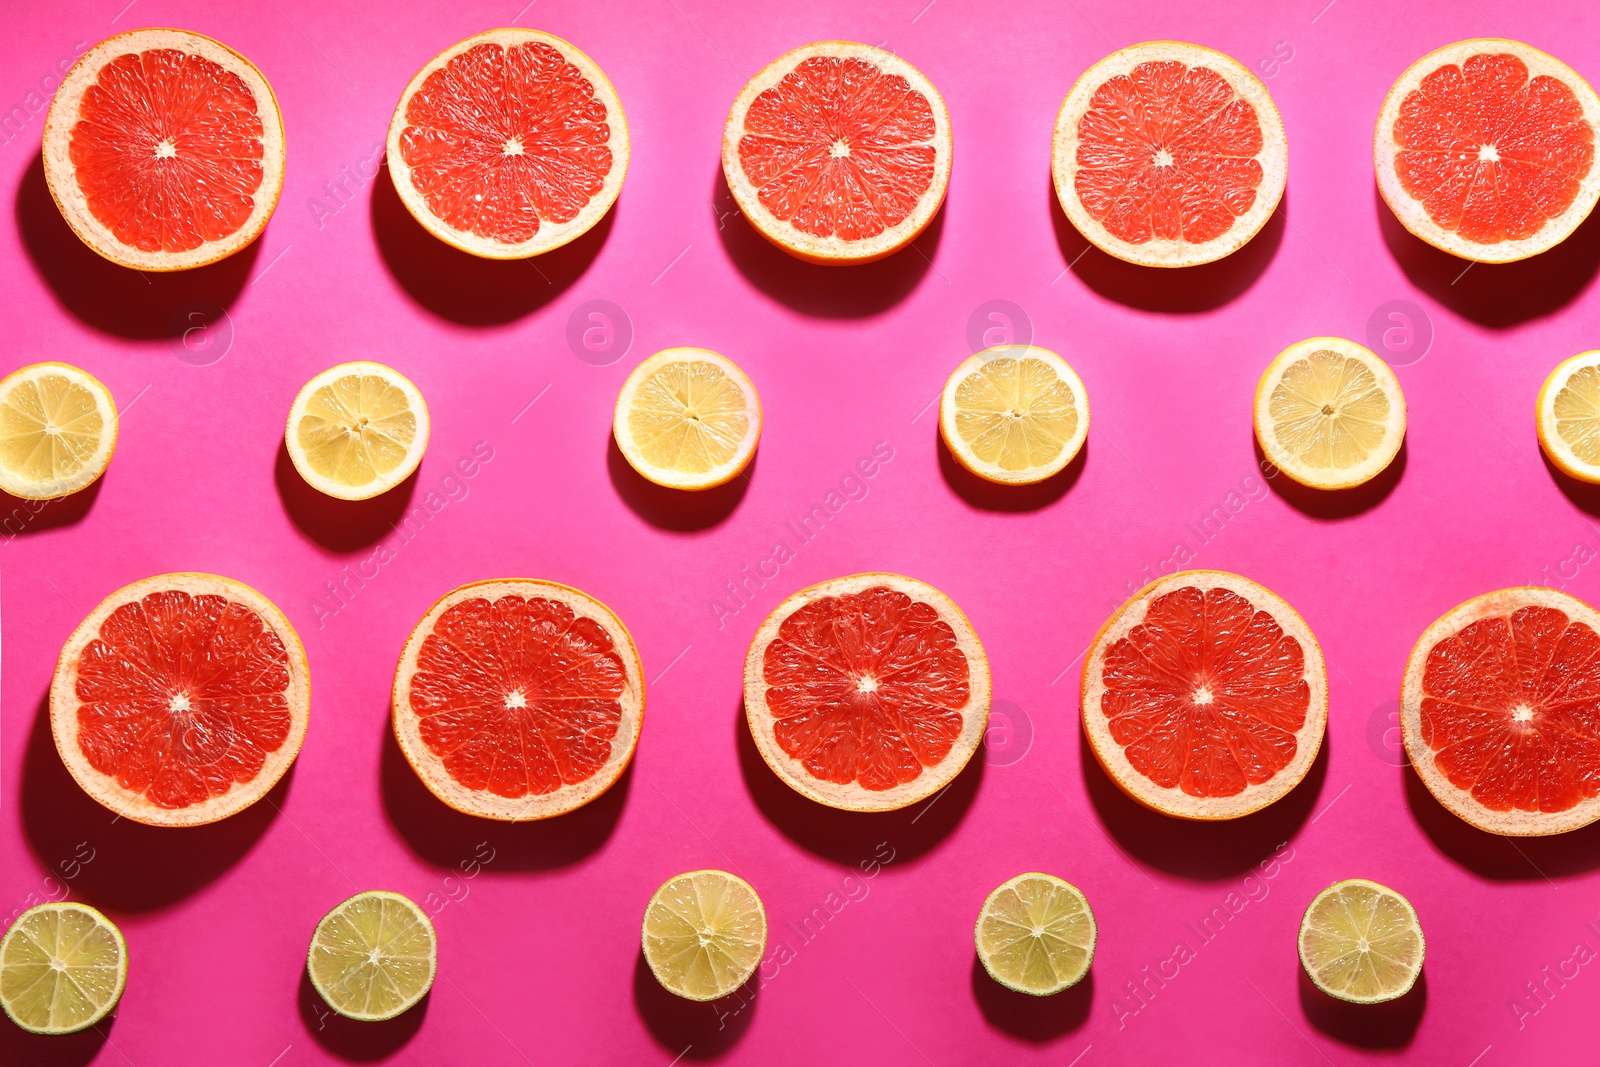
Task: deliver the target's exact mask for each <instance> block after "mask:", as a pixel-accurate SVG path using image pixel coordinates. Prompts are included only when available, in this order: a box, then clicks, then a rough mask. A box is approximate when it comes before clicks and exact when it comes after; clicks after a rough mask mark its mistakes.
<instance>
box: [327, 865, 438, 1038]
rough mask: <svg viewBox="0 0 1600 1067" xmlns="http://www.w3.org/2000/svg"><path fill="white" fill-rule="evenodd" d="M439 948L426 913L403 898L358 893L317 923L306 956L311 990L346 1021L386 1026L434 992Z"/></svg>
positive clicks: (381, 894) (379, 893) (371, 892)
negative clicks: (383, 1023) (353, 1020)
mask: <svg viewBox="0 0 1600 1067" xmlns="http://www.w3.org/2000/svg"><path fill="white" fill-rule="evenodd" d="M438 969H439V942H438V938H437V937H436V936H435V934H434V932H433V923H432V922H430V921H429V919H428V916H427V915H426V914H425V913H424V912H423V910H422V909H421V908H419V907H417V906H416V904H414V903H412V902H411V901H410V900H408V899H407V898H405V897H403V896H401V895H400V894H399V893H388V892H384V891H383V890H378V889H374V890H369V891H367V892H365V893H357V894H356V895H355V896H353V897H351V898H350V899H349V900H347V901H345V902H344V903H343V904H340V905H339V906H338V907H337V908H334V909H333V910H332V911H330V912H328V914H326V915H324V916H323V917H322V921H321V922H319V923H317V928H316V930H314V931H312V934H311V947H310V948H309V949H307V950H306V973H307V974H308V975H309V976H310V978H311V986H312V988H314V989H315V990H316V991H317V993H318V994H319V995H321V997H322V999H323V1000H325V1001H327V1004H328V1007H330V1008H332V1009H333V1010H334V1011H336V1012H338V1013H339V1014H340V1015H343V1016H344V1017H345V1018H347V1019H358V1020H360V1021H362V1022H381V1021H383V1020H384V1019H393V1018H394V1017H395V1016H396V1015H399V1014H401V1013H402V1012H405V1011H407V1010H409V1009H410V1008H412V1007H414V1006H415V1005H416V1004H417V1002H418V1001H420V1000H421V999H422V998H423V997H424V996H426V995H427V993H428V990H429V989H432V988H433V978H434V974H435V972H437V971H438Z"/></svg>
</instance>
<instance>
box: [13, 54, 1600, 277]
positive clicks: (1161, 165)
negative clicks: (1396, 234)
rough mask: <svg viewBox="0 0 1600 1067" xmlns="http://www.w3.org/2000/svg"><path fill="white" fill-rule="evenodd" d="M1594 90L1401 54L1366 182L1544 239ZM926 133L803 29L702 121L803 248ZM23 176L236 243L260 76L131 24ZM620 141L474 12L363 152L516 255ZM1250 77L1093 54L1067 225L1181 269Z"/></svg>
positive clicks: (916, 84)
mask: <svg viewBox="0 0 1600 1067" xmlns="http://www.w3.org/2000/svg"><path fill="white" fill-rule="evenodd" d="M1597 123H1600V97H1596V95H1595V93H1594V90H1593V89H1592V88H1590V86H1589V85H1588V83H1587V82H1585V81H1584V79H1583V78H1582V77H1581V76H1579V75H1578V74H1577V72H1575V71H1574V70H1572V68H1570V67H1568V66H1567V65H1566V64H1564V63H1562V62H1561V61H1560V60H1557V59H1555V58H1554V57H1552V56H1549V55H1546V54H1545V53H1543V52H1541V51H1539V50H1538V49H1535V48H1532V47H1529V46H1528V45H1525V44H1522V43H1520V42H1517V41H1509V40H1503V39H1498V38H1491V39H1475V40H1469V41H1461V42H1458V43H1456V44H1452V45H1449V46H1447V47H1445V48H1441V49H1439V50H1437V51H1435V52H1432V53H1429V54H1428V55H1427V56H1424V57H1423V58H1422V59H1420V60H1418V61H1417V62H1416V63H1415V64H1413V65H1412V66H1411V67H1410V68H1408V69H1407V70H1406V71H1405V73H1404V74H1402V75H1401V76H1400V79H1399V80H1398V81H1397V82H1395V84H1394V86H1393V88H1392V89H1391V90H1390V91H1389V94H1388V96H1387V97H1386V98H1385V100H1384V102H1383V105H1382V108H1381V110H1380V112H1379V117H1378V122H1377V128H1376V132H1375V134H1374V139H1373V158H1374V164H1375V166H1376V170H1377V181H1378V188H1379V190H1380V191H1381V193H1382V195H1383V198H1384V200H1385V201H1386V202H1387V203H1388V204H1389V206H1390V208H1391V209H1393V211H1394V213H1395V215H1396V216H1397V217H1398V218H1399V219H1400V221H1401V222H1402V223H1403V224H1404V225H1405V226H1406V228H1407V229H1409V230H1411V231H1412V232H1413V233H1415V234H1416V235H1417V236H1419V237H1420V238H1422V239H1423V240H1424V241H1427V242H1428V243H1430V244H1432V245H1434V246H1436V247H1439V248H1442V249H1444V250H1445V251H1447V252H1451V253H1453V254H1455V255H1457V256H1461V257H1464V258H1466V259H1470V260H1477V261H1483V262H1507V261H1511V260H1516V259H1522V258H1525V257H1527V256H1530V255H1533V254H1535V253H1537V252H1541V251H1543V250H1545V249H1547V248H1550V247H1551V246H1553V245H1555V244H1557V243H1559V242H1560V241H1562V240H1564V239H1565V238H1566V237H1567V236H1568V235H1570V234H1571V233H1572V232H1573V230H1575V229H1576V228H1577V227H1578V225H1579V224H1580V223H1582V222H1583V220H1584V219H1585V218H1586V217H1587V216H1588V214H1589V212H1590V211H1591V209H1592V208H1593V207H1594V204H1595V202H1596V200H1597V199H1600V171H1597V170H1596V168H1595V167H1594V165H1593V164H1594V140H1595V128H1596V124H1597ZM952 147H953V141H952V137H951V129H950V116H949V112H948V111H947V110H946V108H945V104H944V101H943V99H942V98H941V97H940V95H939V93H938V91H937V90H936V89H935V88H934V87H933V85H932V83H931V82H929V81H928V79H927V78H926V77H924V76H923V75H922V73H921V72H919V71H918V70H917V69H916V68H915V67H913V66H912V65H911V64H910V63H907V62H906V61H905V60H904V59H902V58H900V57H899V56H897V55H895V54H893V53H892V52H887V51H884V50H883V49H880V48H874V47H871V46H869V45H863V44H855V43H850V42H842V41H825V42H819V43H815V44H810V45H806V46H804V47H802V48H797V49H795V50H794V51H792V52H789V53H787V54H785V55H783V56H781V57H780V58H778V59H776V60H774V61H773V62H772V63H770V64H769V65H768V66H767V67H765V68H764V69H763V70H762V71H761V72H760V73H758V74H757V75H756V76H755V77H754V78H752V79H751V80H750V81H749V83H748V84H746V85H745V87H744V89H743V90H742V91H741V92H740V93H739V95H738V97H737V98H736V99H735V101H734V104H733V107H732V110H731V111H730V113H729V115H728V119H727V123H726V126H725V128H724V133H723V144H722V163H723V173H724V176H725V178H726V180H727V184H728V188H729V190H730V191H731V193H732V194H733V197H734V200H735V201H736V202H737V203H738V205H739V208H740V210H741V211H742V212H743V213H744V215H745V217H746V218H747V219H749V221H750V223H751V224H752V225H753V226H754V227H755V229H756V230H758V231H759V232H760V233H761V234H762V235H763V236H765V237H767V238H768V239H769V240H771V241H772V242H773V243H775V244H777V245H778V246H779V247H781V248H783V249H784V250H786V251H788V252H790V253H792V254H794V255H796V256H799V257H801V258H803V259H807V260H811V261H813V262H817V263H828V264H851V263H864V262H869V261H871V260H874V259H878V258H881V257H883V256H887V255H889V254H891V253H893V252H895V251H897V250H899V249H901V248H903V247H905V246H906V245H907V244H909V243H910V242H911V241H913V240H914V239H915V238H916V237H917V235H918V234H920V233H921V232H922V231H923V229H924V228H925V227H926V226H927V225H928V223H929V222H930V221H931V220H932V219H933V217H934V215H935V214H936V213H937V212H938V210H939V207H940V205H941V204H942V203H943V202H944V196H945V191H946V188H947V187H948V185H949V180H950V161H951V150H952ZM43 156H44V165H45V175H46V178H47V180H48V183H49V187H50V190H51V193H52V195H53V196H54V197H55V200H56V203H57V204H58V205H59V206H60V208H61V212H62V214H63V215H64V216H65V217H66V219H67V221H68V223H69V224H70V225H71V227H72V228H73V230H74V231H75V232H76V233H77V234H78V236H79V237H81V238H82V239H83V240H84V241H85V242H86V243H87V244H88V245H89V246H90V247H91V248H93V249H95V250H96V251H97V252H99V253H100V254H101V255H103V256H105V257H106V258H108V259H110V260H112V261H113V262H116V263H119V264H122V265H124V266H128V267H134V268H137V269H140V270H180V269H185V268H189V267H196V266H201V265H203V264H207V263H211V262H215V261H216V260H218V259H220V258H222V257H224V256H227V255H231V254H232V253H234V252H237V251H238V250H239V249H240V248H243V247H244V246H245V245H247V244H249V243H250V242H251V241H252V240H254V239H255V238H256V236H257V235H258V234H260V232H261V231H262V229H263V228H264V227H265V226H266V223H267V219H268V218H269V217H270V216H271V214H272V211H273V209H274V207H275V206H276V205H277V201H278V197H279V194H280V192H281V191H282V187H283V177H284V136H283V124H282V120H281V117H280V115H279V112H278V105H277V101H276V99H275V97H274V96H273V94H272V90H271V88H270V87H269V86H268V84H267V81H266V79H265V78H264V77H263V76H262V74H261V72H260V71H259V70H257V69H256V68H255V66H253V65H252V64H251V63H250V62H249V61H248V60H246V59H245V58H244V57H243V56H240V55H239V54H238V53H236V52H234V51H233V50H231V49H229V48H228V47H226V46H225V45H223V44H221V43H219V42H217V41H214V40H212V39H210V38H208V37H204V36H201V35H199V34H195V33H189V32H186V31H181V30H171V29H145V30H133V31H130V32H128V33H124V34H120V35H118V36H116V37H112V38H110V39H109V40H106V41H102V42H101V43H100V44H98V45H96V46H95V47H94V48H92V49H90V50H89V51H88V52H86V53H85V54H84V56H83V57H82V58H81V59H80V60H79V61H78V63H77V64H76V66H74V67H73V68H72V70H71V72H70V73H69V74H68V75H67V77H66V78H65V79H63V81H62V83H61V86H60V87H59V88H58V90H57V92H56V95H55V99H54V101H53V102H52V104H51V108H50V113H49V116H48V119H47V121H46V123H45V128H44V150H43ZM628 158H629V139H628V127H627V123H626V120H625V119H624V117H623V112H622V104H621V101H620V100H619V98H618V96H617V93H616V90H615V89H614V88H613V87H612V85H611V82H610V81H609V80H607V78H606V76H605V74H604V73H602V72H601V70H600V68H599V67H598V66H597V65H596V64H595V63H594V61H593V60H591V59H590V58H589V57H588V56H587V55H585V54H584V53H583V52H582V51H580V50H579V49H578V48H576V47H575V46H573V45H572V44H570V43H568V42H567V41H564V40H562V39H560V38H559V37H555V36H552V35H551V34H548V33H542V32H539V31H536V30H525V29H498V30H491V31H489V32H487V33H482V34H479V35H477V36H475V37H471V38H468V39H467V40H465V41H461V42H459V43H458V44H456V45H453V46H452V47H450V48H448V49H446V50H445V51H444V52H441V53H440V54H439V55H437V56H435V57H434V58H433V59H431V60H429V61H428V63H427V64H426V65H424V66H423V68H422V69H421V70H420V71H418V72H417V74H416V76H415V77H413V78H412V79H411V81H410V83H409V84H407V85H406V87H405V90H404V92H402V94H401V96H400V101H399V104H398V105H397V106H396V108H395V112H394V117H393V120H392V122H391V124H390V127H389V136H388V142H387V160H388V166H389V171H390V175H391V177H392V178H393V181H394V186H395V189H396V191H397V192H398V193H399V196H400V199H401V201H402V202H403V203H404V204H405V205H406V207H407V209H408V210H409V211H410V212H411V214H412V215H413V216H415V217H416V219H417V221H418V222H420V223H421V224H422V225H423V226H424V227H425V228H426V229H428V230H429V231H430V232H431V233H432V234H434V235H435V236H436V237H438V238H439V239H441V240H443V241H446V242H447V243H449V244H451V245H454V246H455V247H457V248H459V249H462V250H464V251H466V252H469V253H471V254H473V255H477V256H483V257H487V258H493V259H516V258H525V257H528V256H535V255H539V254H541V253H544V252H548V251H550V250H552V249H554V248H558V247H560V246H562V245H564V244H566V243H568V242H570V241H572V240H574V239H576V238H577V237H579V236H581V235H582V234H583V233H585V232H586V231H587V230H589V229H590V228H591V227H593V226H594V225H595V224H596V223H597V222H598V221H599V220H600V218H601V217H603V216H604V215H605V213H606V212H607V211H608V210H609V209H610V207H611V205H612V204H613V203H614V202H615V200H616V198H617V195H618V193H619V192H620V191H621V187H622V181H623V176H624V174H625V173H626V171H627V167H628ZM1288 163H1289V157H1288V142H1287V139H1286V136H1285V134H1284V128H1283V122H1282V120H1281V118H1280V116H1279V114H1278V109H1277V106H1276V105H1275V104H1274V103H1273V100H1272V97H1271V95H1270V94H1269V93H1268V91H1267V88H1266V86H1265V85H1264V84H1263V83H1262V82H1261V81H1260V80H1259V79H1258V78H1256V77H1255V75H1253V74H1252V73H1251V72H1250V71H1249V70H1247V69H1246V68H1245V67H1244V66H1242V65H1241V64H1239V63H1238V62H1237V61H1235V60H1233V59H1232V58H1230V57H1228V56H1226V55H1224V54H1223V53H1221V52H1217V51H1215V50H1213V49H1210V48H1206V47H1203V46H1200V45H1194V44H1186V43H1182V42H1175V41H1154V42H1146V43H1144V44H1138V45H1133V46H1132V47H1129V48H1124V49H1121V50H1120V51H1118V52H1115V53H1113V54H1112V55H1110V56H1107V57H1106V58H1105V59H1102V60H1101V61H1100V62H1098V63H1096V64H1094V65H1093V66H1092V67H1090V68H1089V70H1088V71H1086V72H1085V73H1084V74H1083V76H1082V77H1081V78H1079V79H1078V81H1077V83H1076V84H1075V85H1073V87H1072V89H1071V91H1070V92H1069V93H1068V94H1067V97H1066V99H1065V101H1064V102H1063V104H1062V107H1061V111H1060V114H1059V116H1058V118H1057V121H1056V127H1055V134H1054V143H1053V148H1052V172H1053V176H1054V182H1055V188H1056V194H1057V197H1058V198H1059V200H1060V203H1061V207H1062V209H1063V211H1065V213H1066V215H1067V217H1068V218H1069V219H1070V220H1071V221H1072V223H1073V225H1074V226H1076V227H1077V228H1078V230H1079V231H1080V232H1081V233H1082V234H1083V236H1084V237H1085V238H1086V239H1088V240H1089V241H1090V242H1092V243H1093V244H1094V245H1096V246H1098V247H1099V248H1101V249H1102V250H1104V251H1105V252H1107V253H1109V254H1111V255H1113V256H1116V257H1118V258H1121V259H1124V260H1128V261H1129V262H1133V263H1138V264H1143V265H1147V266H1157V267H1182V266H1190V265H1195V264H1201V263H1208V262H1211V261H1213V260H1216V259H1220V258H1222V257H1223V256H1226V255H1228V254H1230V253H1232V252H1234V251H1236V250H1237V249H1238V248H1240V247H1241V246H1243V245H1244V244H1245V243H1246V242H1248V241H1249V240H1250V239H1251V238H1252V237H1253V236H1254V235H1255V234H1256V233H1257V232H1258V231H1259V230H1260V229H1261V228H1262V226H1264V225H1265V224H1266V221H1267V219H1268V218H1269V217H1270V216H1271V215H1272V213H1273V212H1274V211H1275V210H1277V207H1278V203H1279V200H1280V198H1281V197H1282V195H1283V190H1284V185H1285V182H1286V180H1287V174H1288Z"/></svg>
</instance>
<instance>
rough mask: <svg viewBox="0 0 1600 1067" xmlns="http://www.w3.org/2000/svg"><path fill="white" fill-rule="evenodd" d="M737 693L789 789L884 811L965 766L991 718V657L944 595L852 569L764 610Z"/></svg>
mask: <svg viewBox="0 0 1600 1067" xmlns="http://www.w3.org/2000/svg"><path fill="white" fill-rule="evenodd" d="M744 699H745V716H746V718H747V720H748V721H749V724H750V733H751V735H752V736H753V737H754V738H755V741H756V746H757V747H758V748H759V749H760V751H761V755H762V757H763V758H764V759H765V760H766V761H767V764H768V765H769V766H770V767H771V768H772V769H773V771H774V772H775V773H777V775H778V777H780V778H782V779H783V780H784V781H785V782H787V783H788V784H789V785H790V786H792V787H793V788H794V789H795V790H796V791H798V792H800V793H802V794H803V795H805V796H808V797H810V798H811V799H813V800H816V801H819V802H820V803H823V804H828V805H831V806H833V807H839V808H848V809H852V810H859V811H889V810H893V809H895V808H902V807H905V806H906V805H907V804H912V803H915V802H916V801H918V800H921V799H922V798H924V797H926V796H930V795H931V794H933V793H936V792H938V791H939V790H940V789H942V788H944V787H945V786H946V785H947V784H949V783H950V782H951V781H952V780H953V779H954V778H955V776H956V775H957V774H959V773H960V772H961V769H962V768H963V767H965V766H966V764H967V760H968V759H970V758H971V756H972V753H973V751H974V750H975V749H976V748H977V746H978V743H979V741H981V740H982V738H983V731H984V729H985V727H986V726H987V723H988V719H989V662H988V659H987V658H986V656H985V655H984V651H983V646H982V645H980V644H979V643H978V636H977V634H975V633H974V632H973V630H972V625H971V624H970V623H969V622H968V621H967V619H966V616H965V615H963V614H961V609H959V608H957V607H956V605H955V604H954V603H953V602H952V601H951V600H950V599H949V598H948V597H946V596H945V595H944V594H943V593H940V592H939V591H938V590H937V589H934V588H933V587H932V586H928V585H924V584H923V583H922V582H919V581H916V580H914V579H911V578H904V577H901V576H899V575H894V574H857V575H852V576H850V577H848V578H835V579H833V580H832V581H828V582H822V583H820V584H818V585H814V586H811V587H810V588H808V589H802V590H801V591H800V592H798V593H796V594H794V595H793V596H791V597H789V598H788V599H787V600H785V601H784V602H783V603H782V604H780V605H778V607H777V609H776V610H774V611H773V613H772V614H771V615H770V616H768V617H767V620H766V621H765V622H764V623H762V625H761V628H760V629H759V630H758V631H756V635H755V637H754V638H753V639H752V640H751V642H750V650H749V652H748V653H747V654H746V656H745V669H744Z"/></svg>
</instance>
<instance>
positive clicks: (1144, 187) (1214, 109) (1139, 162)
mask: <svg viewBox="0 0 1600 1067" xmlns="http://www.w3.org/2000/svg"><path fill="white" fill-rule="evenodd" d="M1288 160H1289V157H1288V148H1287V145H1286V142H1285V140H1284V134H1283V122H1282V120H1281V119H1280V118H1279V116H1278V109H1277V107H1276V105H1274V104H1273V102H1272V97H1271V95H1270V94H1269V93H1268V92H1267V88H1266V86H1265V85H1263V84H1262V83H1261V81H1260V80H1259V79H1258V78H1256V76H1255V75H1253V74H1251V73H1250V71H1248V70H1246V69H1245V68H1244V67H1243V66H1241V65H1240V64H1239V63H1238V62H1236V61H1235V60H1233V59H1231V58H1230V57H1228V56H1226V55H1224V54H1222V53H1221V52H1217V51H1214V50H1212V49H1210V48H1204V47H1202V46H1200V45H1194V44H1185V43H1183V42H1180V41H1150V42H1146V43H1144V44H1137V45H1133V46H1132V47H1129V48H1124V49H1122V50H1121V51H1119V52H1114V53H1112V54H1111V55H1109V56H1107V57H1106V58H1105V59H1102V60H1101V61H1100V62H1098V63H1096V64H1095V65H1094V66H1092V67H1090V68H1089V70H1088V71H1086V72H1085V73H1084V75H1083V76H1082V77H1081V78H1079V79H1078V81H1077V83H1076V84H1075V85H1074V86H1073V87H1072V90H1071V91H1070V92H1069V93H1068V94H1067V98H1066V100H1065V101H1064V102H1063V103H1062V105H1061V111H1060V113H1059V115H1058V116H1057V118H1056V130H1055V141H1054V145H1053V147H1052V171H1053V176H1054V180H1055V187H1056V196H1057V197H1058V198H1059V199H1060V201H1061V207H1062V209H1063V210H1064V211H1065V212H1066V214H1067V217H1068V218H1069V219H1070V220H1071V221H1072V224H1073V225H1074V226H1076V227H1077V228H1078V231H1079V232H1080V233H1082V234H1083V236H1084V237H1085V238H1087V239H1088V240H1089V241H1090V242H1092V243H1093V244H1095V245H1096V246H1097V247H1099V248H1100V249H1101V250H1102V251H1105V252H1107V253H1109V254H1111V255H1113V256H1116V257H1117V258H1119V259H1124V260H1127V261H1128V262H1130V263H1138V264H1141V265H1143V266H1155V267H1182V266H1192V265H1195V264H1199V263H1209V262H1211V261H1212V260H1216V259H1221V258H1222V257H1223V256H1226V255H1228V254H1229V253H1231V252H1234V251H1236V250H1237V249H1239V248H1240V247H1242V246H1243V245H1244V244H1245V243H1246V242H1247V241H1249V240H1250V238H1252V237H1254V236H1255V235H1256V233H1257V232H1258V231H1259V230H1260V229H1261V227H1262V226H1264V225H1265V224H1266V221H1267V219H1268V218H1269V217H1270V216H1271V215H1272V212H1273V211H1274V210H1276V209H1277V206H1278V201H1279V199H1280V198H1281V197H1282V195H1283V188H1284V181H1285V175H1286V173H1287V170H1288Z"/></svg>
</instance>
